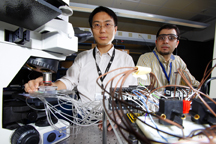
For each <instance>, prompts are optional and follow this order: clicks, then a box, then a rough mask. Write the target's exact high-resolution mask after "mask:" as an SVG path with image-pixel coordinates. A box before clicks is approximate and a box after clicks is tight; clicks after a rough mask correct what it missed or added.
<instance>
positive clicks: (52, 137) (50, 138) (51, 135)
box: [47, 132, 56, 142]
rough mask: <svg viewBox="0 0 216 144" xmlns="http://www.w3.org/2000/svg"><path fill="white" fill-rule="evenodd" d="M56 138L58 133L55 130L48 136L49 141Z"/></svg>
mask: <svg viewBox="0 0 216 144" xmlns="http://www.w3.org/2000/svg"><path fill="white" fill-rule="evenodd" d="M55 139H56V134H55V133H54V132H52V133H50V134H49V135H48V137H47V141H48V142H53V141H54V140H55Z"/></svg>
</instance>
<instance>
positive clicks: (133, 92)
mask: <svg viewBox="0 0 216 144" xmlns="http://www.w3.org/2000/svg"><path fill="white" fill-rule="evenodd" d="M132 92H133V93H134V92H137V93H139V94H140V95H141V96H143V97H144V98H145V99H147V97H146V96H145V95H143V94H142V93H140V92H139V91H137V90H133V91H132ZM148 101H149V102H150V103H153V104H156V105H158V106H159V104H157V103H155V102H153V101H151V100H148Z"/></svg>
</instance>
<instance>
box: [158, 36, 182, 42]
mask: <svg viewBox="0 0 216 144" xmlns="http://www.w3.org/2000/svg"><path fill="white" fill-rule="evenodd" d="M166 38H168V40H169V41H174V40H176V39H178V36H177V35H175V34H161V35H159V36H158V37H157V40H159V41H164V40H166Z"/></svg>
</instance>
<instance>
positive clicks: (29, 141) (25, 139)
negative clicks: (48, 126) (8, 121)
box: [11, 125, 40, 144]
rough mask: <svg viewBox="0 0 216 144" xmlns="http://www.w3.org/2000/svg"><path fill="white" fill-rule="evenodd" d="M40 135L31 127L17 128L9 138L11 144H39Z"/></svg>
mask: <svg viewBox="0 0 216 144" xmlns="http://www.w3.org/2000/svg"><path fill="white" fill-rule="evenodd" d="M39 142H40V134H39V132H38V131H37V130H36V129H35V128H34V127H33V126H31V125H25V126H21V127H19V128H17V129H16V130H15V132H14V133H13V135H12V137H11V144H39Z"/></svg>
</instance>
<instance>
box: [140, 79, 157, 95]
mask: <svg viewBox="0 0 216 144" xmlns="http://www.w3.org/2000/svg"><path fill="white" fill-rule="evenodd" d="M139 84H140V85H141V86H143V87H144V88H145V89H147V88H146V87H145V86H144V85H143V84H141V82H139ZM147 90H148V89H147ZM151 94H152V95H153V96H155V97H156V98H158V99H160V97H159V96H157V95H156V94H154V93H151Z"/></svg>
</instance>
